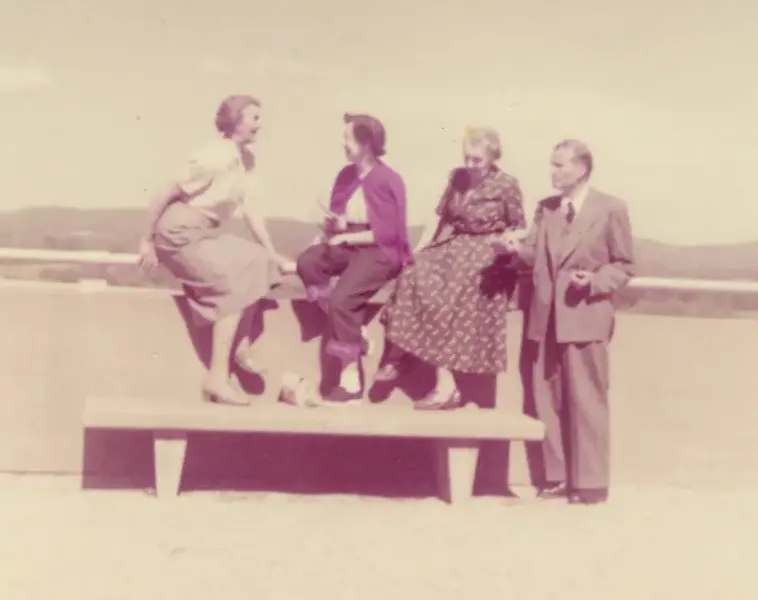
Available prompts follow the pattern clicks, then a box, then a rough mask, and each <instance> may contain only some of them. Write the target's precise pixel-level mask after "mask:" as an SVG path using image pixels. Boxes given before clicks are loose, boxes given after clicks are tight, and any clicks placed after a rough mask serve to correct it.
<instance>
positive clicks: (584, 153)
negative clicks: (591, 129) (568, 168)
mask: <svg viewBox="0 0 758 600" xmlns="http://www.w3.org/2000/svg"><path fill="white" fill-rule="evenodd" d="M563 148H567V149H569V150H571V152H572V154H573V155H574V160H578V161H579V162H581V163H582V164H583V165H584V166H585V168H586V169H587V175H586V177H589V176H590V175H591V174H592V169H593V168H594V166H595V161H594V159H593V158H592V152H590V149H589V146H587V144H585V143H584V142H580V141H579V140H572V139H570V140H563V141H561V142H558V143H557V144H556V145H555V147H554V148H553V150H560V149H563Z"/></svg>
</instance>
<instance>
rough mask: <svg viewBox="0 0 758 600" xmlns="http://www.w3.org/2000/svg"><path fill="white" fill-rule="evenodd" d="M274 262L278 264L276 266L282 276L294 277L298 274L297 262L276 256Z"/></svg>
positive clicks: (279, 255)
mask: <svg viewBox="0 0 758 600" xmlns="http://www.w3.org/2000/svg"><path fill="white" fill-rule="evenodd" d="M274 262H275V263H276V266H277V267H279V271H280V272H281V273H282V275H292V274H294V273H296V272H297V265H296V264H295V261H293V260H290V259H289V258H287V257H286V256H282V255H281V254H274Z"/></svg>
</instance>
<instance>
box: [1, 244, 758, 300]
mask: <svg viewBox="0 0 758 600" xmlns="http://www.w3.org/2000/svg"><path fill="white" fill-rule="evenodd" d="M0 260H21V261H30V262H45V263H55V262H59V263H84V264H103V265H107V264H110V265H136V264H137V261H138V256H137V255H136V254H128V253H119V252H107V251H104V250H37V249H33V248H28V249H27V248H0ZM628 287H629V288H632V289H637V290H668V291H679V292H722V293H731V294H758V281H749V280H728V279H725V280H720V279H686V278H680V277H635V278H634V279H632V281H630V282H629V285H628Z"/></svg>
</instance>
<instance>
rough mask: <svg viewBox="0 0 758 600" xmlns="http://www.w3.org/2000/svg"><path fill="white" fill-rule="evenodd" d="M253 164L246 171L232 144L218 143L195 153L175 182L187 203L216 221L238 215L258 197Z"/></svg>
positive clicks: (239, 155)
mask: <svg viewBox="0 0 758 600" xmlns="http://www.w3.org/2000/svg"><path fill="white" fill-rule="evenodd" d="M252 172H253V170H252V164H251V165H250V166H249V168H246V166H245V161H244V160H243V157H242V153H241V151H240V149H239V147H238V146H237V144H236V143H234V142H233V141H231V140H228V139H225V138H221V139H218V140H214V141H213V142H210V143H209V144H206V145H205V146H202V147H201V148H200V149H199V150H197V151H196V152H194V153H193V154H192V155H191V157H190V159H189V160H188V161H187V162H186V163H185V165H184V166H183V167H182V168H181V169H180V170H179V172H178V173H177V176H176V178H175V181H176V184H177V186H178V187H179V189H181V190H182V191H183V192H184V193H185V194H186V196H187V197H186V202H187V203H189V204H191V205H192V206H194V207H196V208H198V209H200V210H202V211H203V212H204V213H206V214H207V215H208V216H209V217H210V218H212V219H214V220H216V221H224V220H226V219H229V218H231V217H232V216H234V215H235V213H237V211H238V210H239V208H240V206H241V205H242V204H243V202H244V203H247V202H248V201H249V200H251V199H252V197H253V196H254V195H256V194H255V190H256V187H257V186H256V182H255V179H254V177H253V176H252Z"/></svg>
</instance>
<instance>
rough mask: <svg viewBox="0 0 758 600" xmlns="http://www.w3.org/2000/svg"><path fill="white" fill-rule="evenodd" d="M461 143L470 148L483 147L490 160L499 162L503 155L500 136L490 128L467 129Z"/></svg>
mask: <svg viewBox="0 0 758 600" xmlns="http://www.w3.org/2000/svg"><path fill="white" fill-rule="evenodd" d="M463 142H464V143H468V144H471V145H472V146H484V147H485V149H486V150H487V153H488V154H489V155H490V157H491V158H492V160H500V157H501V156H502V155H503V147H502V145H501V144H500V136H499V135H498V133H497V131H495V130H494V129H492V128H491V127H467V128H466V132H465V133H464V135H463Z"/></svg>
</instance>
